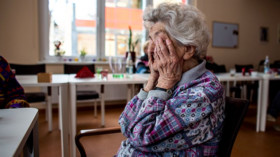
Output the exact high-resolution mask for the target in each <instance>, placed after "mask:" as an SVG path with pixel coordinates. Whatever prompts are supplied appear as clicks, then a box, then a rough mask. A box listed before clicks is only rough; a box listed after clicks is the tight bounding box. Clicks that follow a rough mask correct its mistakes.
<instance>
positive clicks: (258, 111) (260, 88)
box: [256, 80, 263, 132]
mask: <svg viewBox="0 0 280 157" xmlns="http://www.w3.org/2000/svg"><path fill="white" fill-rule="evenodd" d="M262 88H263V82H262V80H259V89H258V104H257V122H256V132H259V131H260V117H261V106H262V105H261V104H262Z"/></svg>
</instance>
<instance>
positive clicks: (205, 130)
mask: <svg viewBox="0 0 280 157" xmlns="http://www.w3.org/2000/svg"><path fill="white" fill-rule="evenodd" d="M173 89H174V90H173V93H172V94H171V95H170V93H169V94H168V93H167V92H164V91H159V90H151V91H150V92H148V93H147V92H145V91H143V90H141V91H140V92H139V93H138V94H137V95H136V96H134V98H132V100H131V101H130V102H128V104H127V105H126V107H125V109H124V111H123V113H122V114H121V116H120V119H119V124H120V126H121V130H122V133H123V134H124V135H125V136H126V137H127V139H126V140H125V141H123V142H122V143H121V146H120V148H119V151H118V154H117V156H120V157H124V156H133V157H135V156H141V157H154V156H163V157H173V156H179V157H183V156H191V157H194V156H216V153H217V150H218V144H219V141H220V134H221V131H222V126H223V121H224V119H225V115H224V109H225V94H224V89H223V87H222V85H221V84H220V82H219V81H218V79H217V78H216V76H215V75H214V74H213V73H211V72H210V71H208V70H206V68H205V61H203V62H202V63H201V64H199V65H197V66H196V67H194V68H192V69H191V70H189V71H187V72H185V73H184V74H183V76H182V79H181V81H180V82H179V83H178V84H177V85H176V86H175V87H174V88H173Z"/></svg>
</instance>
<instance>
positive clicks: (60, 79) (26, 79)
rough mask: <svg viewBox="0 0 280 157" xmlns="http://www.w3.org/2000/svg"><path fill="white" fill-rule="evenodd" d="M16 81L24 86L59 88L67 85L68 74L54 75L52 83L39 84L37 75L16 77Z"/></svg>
mask: <svg viewBox="0 0 280 157" xmlns="http://www.w3.org/2000/svg"><path fill="white" fill-rule="evenodd" d="M16 79H17V80H18V82H19V83H20V84H21V85H22V86H23V87H25V86H28V87H30V86H57V85H61V84H67V83H68V81H69V75H68V74H52V82H38V80H37V75H16Z"/></svg>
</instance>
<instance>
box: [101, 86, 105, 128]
mask: <svg viewBox="0 0 280 157" xmlns="http://www.w3.org/2000/svg"><path fill="white" fill-rule="evenodd" d="M100 88H101V90H100V92H101V126H102V127H104V126H105V100H104V99H105V97H104V93H105V91H104V90H105V88H104V85H101V87H100Z"/></svg>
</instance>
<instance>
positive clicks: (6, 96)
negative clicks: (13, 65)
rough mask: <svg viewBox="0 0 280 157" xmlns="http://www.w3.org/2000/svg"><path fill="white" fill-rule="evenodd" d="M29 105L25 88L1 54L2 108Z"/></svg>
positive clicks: (0, 83) (0, 92)
mask: <svg viewBox="0 0 280 157" xmlns="http://www.w3.org/2000/svg"><path fill="white" fill-rule="evenodd" d="M28 106H29V104H28V103H27V101H26V99H25V96H24V90H23V88H22V87H21V85H20V84H19V83H18V81H17V80H16V78H15V75H14V74H13V72H12V71H11V69H10V66H9V64H8V62H7V61H6V60H5V58H3V57H2V56H0V109H3V108H18V107H28Z"/></svg>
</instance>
